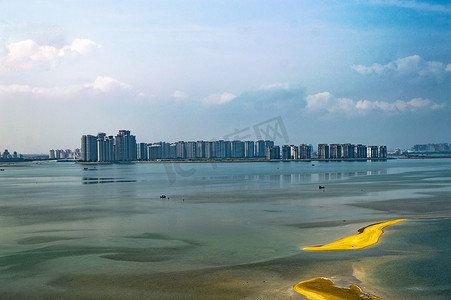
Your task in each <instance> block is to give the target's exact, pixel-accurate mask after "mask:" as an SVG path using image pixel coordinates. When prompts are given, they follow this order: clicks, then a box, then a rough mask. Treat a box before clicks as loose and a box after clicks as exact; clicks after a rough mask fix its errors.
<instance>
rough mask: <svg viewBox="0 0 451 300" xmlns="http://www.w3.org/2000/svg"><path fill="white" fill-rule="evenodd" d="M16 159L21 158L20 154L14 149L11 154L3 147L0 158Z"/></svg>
mask: <svg viewBox="0 0 451 300" xmlns="http://www.w3.org/2000/svg"><path fill="white" fill-rule="evenodd" d="M18 159H23V156H22V154H17V152H16V151H14V152H13V153H12V154H11V153H10V152H9V151H8V150H7V149H5V151H3V153H0V160H18Z"/></svg>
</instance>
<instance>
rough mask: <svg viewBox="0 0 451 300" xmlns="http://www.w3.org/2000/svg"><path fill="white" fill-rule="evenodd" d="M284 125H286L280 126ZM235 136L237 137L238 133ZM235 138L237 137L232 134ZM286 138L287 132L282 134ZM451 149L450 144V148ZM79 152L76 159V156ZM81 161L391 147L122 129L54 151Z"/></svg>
mask: <svg viewBox="0 0 451 300" xmlns="http://www.w3.org/2000/svg"><path fill="white" fill-rule="evenodd" d="M279 125H283V123H279ZM234 134H237V132H235V133H234ZM232 135H233V134H232ZM281 136H283V133H281ZM446 146H447V145H446ZM77 152H78V153H79V154H80V155H79V157H76V155H75V153H77ZM65 154H68V155H72V154H73V155H72V157H71V158H73V159H79V161H81V162H90V163H92V162H134V161H161V160H163V161H164V160H211V159H213V160H216V159H217V160H230V159H232V160H243V159H247V160H262V159H263V160H279V159H282V160H299V159H307V160H310V159H320V160H328V159H332V160H333V159H364V158H369V159H378V158H383V159H385V158H387V146H385V145H383V146H381V145H379V146H366V145H362V144H357V145H355V144H350V143H346V144H330V145H329V144H318V154H317V155H312V154H314V152H313V145H311V144H300V145H299V146H297V145H296V146H295V145H287V144H284V145H282V146H279V145H277V144H275V143H274V141H272V140H262V139H260V140H257V141H250V140H244V141H243V140H240V139H238V138H237V137H236V136H235V139H234V140H211V141H204V140H198V141H177V142H173V143H168V142H165V141H160V142H153V143H143V142H140V143H137V142H136V137H135V136H134V135H132V134H131V131H130V130H124V129H122V130H119V132H118V134H117V135H116V136H113V135H107V134H106V133H104V132H99V133H98V134H97V136H95V135H90V134H85V135H82V136H81V146H80V149H76V150H75V151H74V152H72V151H70V150H66V151H61V150H56V151H55V150H53V149H52V150H50V151H49V158H50V159H55V158H57V157H56V155H60V156H63V157H59V158H66V157H64V156H65Z"/></svg>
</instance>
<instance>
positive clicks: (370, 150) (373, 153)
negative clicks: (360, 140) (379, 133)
mask: <svg viewBox="0 0 451 300" xmlns="http://www.w3.org/2000/svg"><path fill="white" fill-rule="evenodd" d="M366 157H368V158H377V157H378V152H377V146H368V147H367V154H366Z"/></svg>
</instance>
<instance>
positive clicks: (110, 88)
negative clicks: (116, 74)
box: [0, 76, 132, 100]
mask: <svg viewBox="0 0 451 300" xmlns="http://www.w3.org/2000/svg"><path fill="white" fill-rule="evenodd" d="M131 90H132V87H131V86H130V85H128V84H126V83H124V82H121V81H119V80H117V79H114V78H112V77H105V76H98V77H97V78H96V79H95V80H94V81H93V82H91V83H86V84H79V85H67V86H56V87H31V86H29V85H20V84H11V85H0V100H1V99H2V98H7V97H16V96H20V95H22V96H34V97H38V98H58V99H60V98H75V97H77V96H81V95H86V94H95V93H96V94H98V93H101V94H107V93H108V94H111V93H117V92H121V91H122V92H126V91H131Z"/></svg>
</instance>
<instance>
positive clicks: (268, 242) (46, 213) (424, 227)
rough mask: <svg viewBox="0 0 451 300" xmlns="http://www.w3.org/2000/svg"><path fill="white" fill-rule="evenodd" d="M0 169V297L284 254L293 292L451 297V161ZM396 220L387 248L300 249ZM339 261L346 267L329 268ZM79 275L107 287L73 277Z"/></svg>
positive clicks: (65, 291) (89, 289) (255, 263)
mask: <svg viewBox="0 0 451 300" xmlns="http://www.w3.org/2000/svg"><path fill="white" fill-rule="evenodd" d="M2 168H3V169H5V171H2V172H0V297H2V298H18V299H19V298H23V297H32V296H33V297H39V295H42V297H46V296H49V295H50V296H54V297H57V296H61V295H63V296H67V297H68V298H69V297H73V298H78V296H77V295H74V292H73V291H74V288H78V289H83V290H86V294H83V295H79V298H83V297H85V296H86V295H89V296H90V297H92V298H102V297H103V296H105V297H106V298H107V296H108V294H107V293H106V292H105V293H106V294H102V293H103V290H102V289H100V288H99V286H101V285H102V281H101V278H102V276H107V275H108V276H110V275H111V274H118V275H119V274H120V275H123V276H127V275H128V276H139V275H142V276H159V274H185V273H183V272H187V273H186V274H194V273H190V272H195V271H199V270H200V271H202V270H211V268H213V270H216V269H215V268H236V267H237V266H244V265H246V266H250V267H246V268H248V269H247V271H246V272H247V273H246V274H250V273H249V272H251V271H252V270H256V269H257V268H259V266H263V265H265V266H266V265H268V268H276V267H275V263H274V264H273V265H271V262H276V261H277V262H279V263H278V264H279V265H280V264H283V263H280V261H282V262H283V261H284V260H288V259H289V260H291V263H290V264H291V265H293V270H291V271H290V270H287V274H286V275H284V276H279V277H280V278H281V279H280V278H279V279H280V280H282V279H283V282H284V284H285V282H286V284H285V285H286V286H281V287H280V289H285V290H284V291H287V293H291V292H288V291H289V290H290V288H291V286H292V285H294V284H296V283H297V282H299V281H301V280H306V279H310V278H308V276H309V274H310V273H311V276H312V277H311V278H313V277H316V276H324V277H332V276H335V277H336V278H341V279H342V280H345V283H348V282H349V283H358V284H360V285H361V286H364V287H365V288H366V289H368V290H370V291H371V292H373V293H374V294H376V295H378V296H380V297H383V298H385V299H449V298H451V285H450V282H451V280H450V279H451V276H450V275H451V271H450V270H451V265H450V259H449V258H450V257H451V255H450V250H449V249H450V246H451V245H450V240H451V239H450V233H449V232H450V229H451V221H450V219H449V218H450V217H451V199H450V196H449V195H451V194H450V192H451V160H450V159H427V160H399V159H398V160H389V161H386V162H313V163H308V162H267V163H217V164H210V163H184V164H163V163H159V164H151V163H142V164H120V165H117V164H112V165H88V166H87V165H78V164H73V163H57V162H48V163H30V164H14V165H3V166H2ZM86 168H87V169H86ZM318 185H324V186H325V189H324V190H319V189H318ZM163 194H164V195H166V196H167V198H166V199H161V198H160V195H163ZM401 217H402V218H408V219H409V221H406V222H403V223H398V224H396V225H394V226H391V227H388V228H386V230H385V234H384V235H383V236H382V238H381V241H380V243H379V244H377V245H375V246H372V247H369V248H366V249H362V250H360V251H358V252H354V251H344V252H343V251H339V252H334V253H331V252H328V253H321V254H318V253H307V252H306V251H302V250H300V248H302V247H305V246H311V245H319V244H325V243H328V242H331V241H334V240H336V239H338V238H341V237H344V236H346V235H350V234H355V233H356V231H357V229H359V228H361V227H364V226H367V225H369V224H372V223H376V222H379V221H384V220H390V219H396V218H401ZM331 260H333V261H334V263H336V264H337V266H338V263H339V264H340V268H338V267H337V268H338V269H337V270H340V271H332V269H333V268H331V269H329V270H328V269H327V268H325V267H324V266H325V265H327V264H329V263H330V261H331ZM250 264H252V265H250ZM290 264H288V265H290ZM295 265H299V266H304V267H303V268H301V267H299V269H303V271H302V272H301V271H299V272H298V271H296V270H295V267H294V266H295ZM348 267H349V268H348ZM252 268H253V269H252ZM347 268H348V269H347ZM287 269H289V267H287ZM217 270H219V269H217ZM221 270H222V269H221ZM249 270H251V271H249ZM274 270H275V269H274ZM318 270H321V272H324V274H322V273H321V272H318ZM334 270H335V269H334ZM182 271H183V272H182ZM181 272H182V273H181ZM274 272H275V271H274ZM290 272H291V273H290ZM296 272H298V273H296ZM309 272H310V273H309ZM333 272H335V273H333ZM320 273H321V274H320ZM342 273H343V274H342ZM71 276H73V277H71ZM77 276H80V277H77ZM83 276H84V277H87V276H97V277H95V278H97V279H99V281H98V283H97V285H95V284H91V285H89V284H86V283H84V282H83V281H80V282H79V283H77V284H75V283H74V282H78V281H77V280H80V278H82V277H83ZM249 276H250V275H249ZM250 277H251V276H250ZM67 278H71V280H72V281H70V282H71V284H72V285H70V284H69V283H68V282H69V280H68V279H67ZM124 278H127V277H124ZM129 278H131V277H129ZM152 278H154V277H152ZM155 278H157V279H158V278H159V277H155ZM183 278H184V277H183ZM280 280H279V282H277V283H273V285H272V287H271V288H272V289H277V288H279V287H277V284H279V283H280V282H282V281H280ZM162 282H163V281H162ZM265 282H266V280H265ZM290 282H291V283H290ZM163 283H164V282H163ZM290 284H291V285H290ZM148 289H152V288H151V287H149V288H148ZM127 291H130V286H128V287H127V289H125V288H124V289H123V290H121V292H122V293H123V294H122V296H123V295H127V293H128V292H127ZM160 292H161V293H166V292H165V291H160ZM130 295H131V296H130V297H131V298H139V295H144V294H136V293H135V294H134V293H133V292H132V291H130ZM149 295H151V296H152V295H157V294H146V297H148V296H149ZM206 296H207V298H209V297H208V291H207V292H206ZM254 296H255V294H254ZM290 296H291V297H294V298H296V297H297V298H299V299H303V298H302V296H300V295H297V294H296V293H294V294H290ZM174 297H176V298H177V296H174ZM255 297H258V295H257V296H255ZM284 297H285V296H284ZM284 297H282V296H281V297H280V298H281V299H282V298H284ZM125 298H126V297H125ZM143 298H144V296H143ZM155 298H157V296H155ZM225 298H226V297H225ZM251 298H252V297H251Z"/></svg>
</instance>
